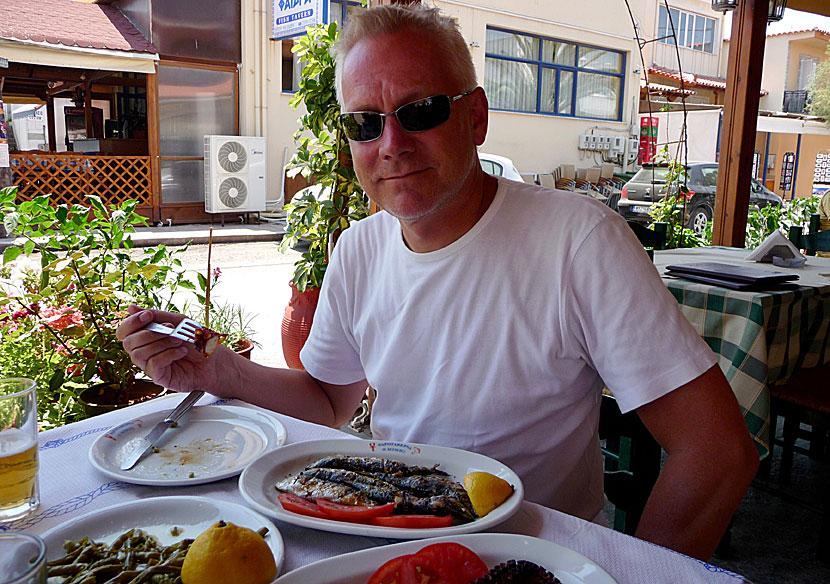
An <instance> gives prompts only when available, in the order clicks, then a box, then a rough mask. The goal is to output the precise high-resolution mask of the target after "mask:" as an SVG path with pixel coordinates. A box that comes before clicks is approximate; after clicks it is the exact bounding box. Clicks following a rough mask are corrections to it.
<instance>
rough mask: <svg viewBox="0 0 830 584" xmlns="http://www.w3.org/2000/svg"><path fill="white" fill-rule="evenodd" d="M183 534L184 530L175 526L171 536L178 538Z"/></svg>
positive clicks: (171, 530)
mask: <svg viewBox="0 0 830 584" xmlns="http://www.w3.org/2000/svg"><path fill="white" fill-rule="evenodd" d="M181 533H182V528H181V527H175V526H174V527H172V528H171V529H170V535H172V536H173V537H177V536H179V535H181Z"/></svg>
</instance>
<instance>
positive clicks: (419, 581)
mask: <svg viewBox="0 0 830 584" xmlns="http://www.w3.org/2000/svg"><path fill="white" fill-rule="evenodd" d="M398 517H400V516H398ZM427 517H431V516H427ZM486 573H487V565H486V564H485V563H484V562H483V561H482V560H481V558H479V557H478V555H477V554H476V553H475V552H474V551H473V550H471V549H470V548H468V547H465V546H463V545H460V544H457V543H451V542H450V543H439V544H433V545H430V546H427V547H425V548H423V549H422V550H421V551H419V552H418V553H416V554H409V555H405V556H398V557H397V558H393V559H391V560H389V561H388V562H386V563H385V564H383V565H382V566H381V567H380V568H378V569H377V571H375V573H374V574H372V576H371V577H370V578H369V581H368V583H367V584H468V582H471V581H473V580H476V579H478V578H479V577H481V576H483V575H484V574H486Z"/></svg>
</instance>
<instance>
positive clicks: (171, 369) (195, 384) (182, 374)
mask: <svg viewBox="0 0 830 584" xmlns="http://www.w3.org/2000/svg"><path fill="white" fill-rule="evenodd" d="M129 312H130V316H129V317H127V318H126V319H124V322H122V323H121V325H120V326H119V327H118V330H117V331H116V333H115V334H116V336H117V337H118V339H119V340H120V341H121V342H122V343H123V345H124V349H125V350H126V351H127V353H128V354H129V355H130V359H132V361H133V363H135V364H136V365H138V366H139V367H140V368H141V369H143V370H144V371H145V372H146V373H147V375H149V376H150V378H151V379H152V380H153V381H155V382H156V383H158V384H159V385H163V386H164V387H169V388H170V389H177V390H180V391H191V390H194V389H202V390H205V391H208V392H209V393H214V391H213V388H214V386H215V385H216V382H217V381H218V379H217V378H218V375H217V367H216V365H217V363H218V362H219V361H224V360H225V359H227V358H228V355H229V354H230V350H229V349H227V347H219V348H217V350H216V351H215V352H214V353H213V354H212V355H211V357H210V358H209V359H205V356H204V355H203V354H202V353H200V352H199V351H198V350H196V348H195V346H194V345H193V343H188V342H185V341H182V340H181V339H177V338H175V337H172V336H170V335H165V334H162V333H154V332H152V331H148V330H144V327H145V326H147V325H148V324H150V323H151V322H158V323H162V324H169V325H173V326H175V325H177V324H178V323H179V322H181V321H182V319H184V318H185V317H184V316H183V315H181V314H173V313H170V312H162V311H160V310H143V309H141V308H139V307H138V306H135V305H131V306H130V307H129ZM226 353H227V354H226ZM214 395H215V394H214Z"/></svg>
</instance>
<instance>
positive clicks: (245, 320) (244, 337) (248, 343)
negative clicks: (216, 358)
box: [185, 268, 260, 359]
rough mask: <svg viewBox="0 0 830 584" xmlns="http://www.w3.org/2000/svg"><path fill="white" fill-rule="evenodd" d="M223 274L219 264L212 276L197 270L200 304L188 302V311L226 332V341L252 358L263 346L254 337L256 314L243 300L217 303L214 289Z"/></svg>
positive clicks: (241, 353) (192, 315)
mask: <svg viewBox="0 0 830 584" xmlns="http://www.w3.org/2000/svg"><path fill="white" fill-rule="evenodd" d="M208 269H209V268H208ZM209 270H210V269H209ZM221 276H222V270H221V269H219V268H214V269H213V270H212V271H210V280H208V278H207V277H206V276H205V275H204V274H202V273H201V272H196V279H197V282H198V286H199V289H198V290H196V292H195V295H196V300H197V306H188V307H187V308H186V310H185V312H186V313H187V314H188V315H189V316H190V318H192V319H193V320H195V321H196V322H198V323H199V324H201V325H203V326H209V327H210V328H211V329H212V330H214V331H216V332H217V333H220V334H223V335H226V337H225V344H226V345H227V346H228V347H230V348H231V349H232V350H234V351H236V352H237V353H239V354H240V355H242V356H243V357H245V358H247V359H250V358H251V352H252V351H253V349H254V347H259V346H260V345H259V343H258V342H257V341H255V340H254V336H255V335H256V331H255V330H254V329H253V320H254V315H250V314H248V313H247V311H245V309H244V308H243V307H242V306H241V305H239V304H231V303H217V302H215V301H213V300H211V299H210V292H211V291H212V290H213V289H214V287H215V286H216V285H217V284H218V283H219V278H220V277H221ZM205 306H207V307H208V310H207V311H206V310H205V309H204V307H205Z"/></svg>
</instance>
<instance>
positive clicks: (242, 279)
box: [180, 241, 300, 367]
mask: <svg viewBox="0 0 830 584" xmlns="http://www.w3.org/2000/svg"><path fill="white" fill-rule="evenodd" d="M278 245H279V241H263V242H238V243H219V244H217V243H214V245H213V246H212V252H211V262H210V265H211V270H213V269H214V268H219V269H220V270H221V272H222V274H221V276H220V278H219V282H218V284H217V285H216V286H215V287H214V288H213V289H212V291H211V299H212V300H213V302H214V303H219V304H223V303H230V304H238V305H240V306H242V307H243V308H244V309H245V311H246V313H247V314H248V315H249V316H250V317H251V318H252V321H251V323H252V328H253V330H254V331H256V335H255V336H254V339H255V340H256V341H257V342H258V343H259V344H260V346H259V347H255V348H254V350H253V352H252V354H251V359H252V360H253V361H255V362H257V363H261V364H263V365H269V366H274V367H285V358H284V357H283V355H282V340H281V337H280V335H281V325H282V317H283V314H284V313H285V307H286V306H287V305H288V301H289V299H290V298H291V289H290V288H289V286H288V282H289V281H290V280H291V276H292V274H293V272H294V262H296V261H297V260H298V259H299V258H300V252H298V251H294V250H289V251H288V252H287V253H285V254H283V253H280V251H279V249H278ZM207 255H208V246H207V245H205V244H194V245H191V246H190V247H189V248H188V249H187V251H185V252H184V253H183V254H182V255H181V257H180V259H181V260H182V264H183V265H184V267H185V268H186V269H188V270H193V271H199V272H201V273H205V271H206V269H207Z"/></svg>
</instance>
